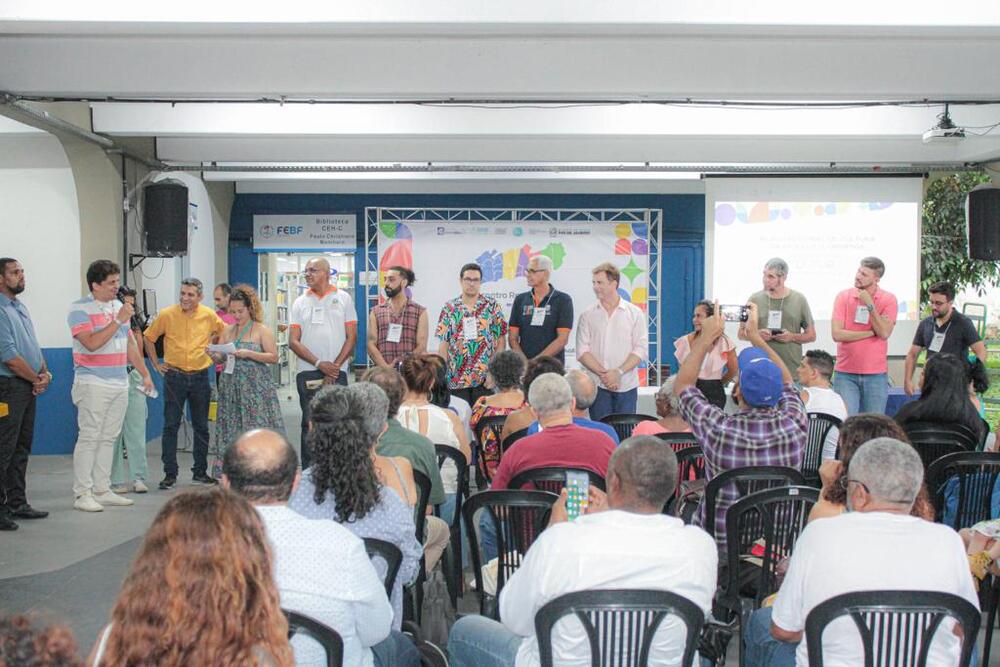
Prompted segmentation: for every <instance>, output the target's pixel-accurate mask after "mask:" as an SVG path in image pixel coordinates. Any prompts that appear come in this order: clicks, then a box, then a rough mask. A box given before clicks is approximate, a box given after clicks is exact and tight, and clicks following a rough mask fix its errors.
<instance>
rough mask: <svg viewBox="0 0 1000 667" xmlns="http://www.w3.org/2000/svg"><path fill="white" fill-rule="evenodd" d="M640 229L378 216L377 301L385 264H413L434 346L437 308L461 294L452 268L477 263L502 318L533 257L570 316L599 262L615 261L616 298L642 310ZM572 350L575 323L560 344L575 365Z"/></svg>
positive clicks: (644, 267) (588, 292) (588, 298)
mask: <svg viewBox="0 0 1000 667" xmlns="http://www.w3.org/2000/svg"><path fill="white" fill-rule="evenodd" d="M647 227H648V226H647V225H646V223H631V224H630V223H610V222H597V221H594V222H575V221H574V222H557V223H553V222H546V221H539V222H523V221H515V222H503V221H501V222H495V221H491V222H489V223H481V224H477V223H475V222H439V221H429V222H423V221H409V220H408V221H406V222H395V221H392V222H390V221H383V222H381V223H380V224H379V235H378V255H379V294H380V297H381V298H382V299H384V296H385V295H384V293H383V291H382V289H383V286H384V280H385V271H386V270H387V269H388V268H390V267H392V266H406V267H410V268H412V269H413V271H414V273H415V274H416V276H417V282H416V284H415V285H414V286H413V288H412V290H411V292H412V298H413V300H414V301H416V302H417V303H419V304H421V305H423V306H426V307H427V312H428V317H429V319H430V330H431V337H430V343H429V347H430V348H431V349H432V350H436V349H437V341H436V339H435V337H434V331H435V329H436V327H437V320H438V315H439V314H440V312H441V307H442V306H443V305H444V303H445V302H446V301H448V300H449V299H453V298H455V297H457V296H459V294H460V293H461V288H460V284H459V275H458V273H459V270H460V269H461V268H462V265H463V264H466V263H468V262H475V263H477V264H479V265H480V266H482V267H483V284H482V293H483V294H485V295H486V296H488V297H491V298H493V299H496V300H497V301H499V302H500V305H501V306H502V307H503V310H504V313H505V315H507V316H508V319H509V316H510V309H511V306H512V305H513V302H514V297H515V296H516V295H517V294H518V293H520V292H525V291H527V289H528V287H527V285H526V284H525V270H526V269H527V267H528V260H529V259H531V257H533V256H535V255H546V256H547V257H549V258H551V259H552V264H553V267H554V268H553V272H552V276H551V282H552V285H553V286H555V288H556V289H558V290H560V291H562V292H566V293H568V294H569V295H570V296H571V297H572V298H573V313H574V320H578V319H579V316H580V313H581V312H583V310H585V309H586V308H588V307H590V306H591V305H593V304H594V303H595V301H596V298H595V297H594V293H593V290H592V289H591V285H590V281H591V271H592V270H593V268H594V267H595V266H597V265H598V264H600V263H602V262H611V263H612V264H614V265H615V266H617V267H618V269H619V270H620V271H621V274H622V275H621V281H620V283H619V286H618V288H619V289H618V291H619V293H620V294H621V295H622V298H624V299H626V300H627V301H630V302H632V303H634V304H635V305H636V306H638V307H640V308H641V309H642V310H643V311H645V310H646V305H647V294H648V288H649V245H648V229H647ZM574 327H575V321H574ZM575 348H576V331H575V328H574V331H573V333H572V334H571V335H570V339H569V346H568V347H567V348H566V357H567V358H566V361H567V366H569V365H575V359H576V354H575Z"/></svg>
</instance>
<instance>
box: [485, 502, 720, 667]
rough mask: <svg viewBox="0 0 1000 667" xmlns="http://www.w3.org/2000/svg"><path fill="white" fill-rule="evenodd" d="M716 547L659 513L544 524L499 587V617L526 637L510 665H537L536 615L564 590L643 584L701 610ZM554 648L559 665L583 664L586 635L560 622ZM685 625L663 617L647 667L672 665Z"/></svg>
mask: <svg viewBox="0 0 1000 667" xmlns="http://www.w3.org/2000/svg"><path fill="white" fill-rule="evenodd" d="M717 567H718V552H717V550H716V546H715V542H714V541H713V540H712V538H710V537H709V536H708V534H707V533H705V532H704V531H703V530H702V529H701V528H697V527H695V526H685V525H684V524H683V522H682V521H681V520H680V519H677V518H675V517H671V516H667V515H665V514H633V513H631V512H625V511H621V510H607V511H604V512H599V513H597V514H587V515H584V516H581V517H580V518H578V519H576V520H575V521H572V522H566V523H559V524H556V525H554V526H551V527H550V528H546V529H545V531H544V532H542V534H541V535H539V537H538V540H536V541H535V543H534V544H533V545H532V546H531V548H530V549H529V550H528V553H527V555H526V556H525V559H524V561H523V562H522V563H521V567H519V568H518V569H517V570H516V571H515V572H514V574H513V575H512V576H511V578H510V580H509V581H508V582H507V585H506V586H504V588H503V590H502V591H500V618H501V620H502V621H503V624H504V625H505V626H507V628H509V629H510V630H511V631H512V632H514V633H516V634H519V635H522V636H524V637H526V639H525V640H524V641H523V642H521V646H520V647H519V648H518V650H517V660H516V662H515V665H516V666H517V667H533V666H535V665H538V664H540V663H539V658H538V642H537V640H536V639H535V612H537V611H538V610H539V609H541V608H542V607H543V606H544V605H545V604H546V603H547V602H551V601H552V600H554V599H555V598H557V597H559V596H560V595H563V594H565V593H572V592H575V591H582V590H593V589H607V588H644V589H652V590H664V591H670V592H672V593H677V594H678V595H682V596H684V597H685V598H687V599H688V600H691V601H692V602H694V603H695V604H697V605H698V606H699V607H701V609H702V610H703V611H704V612H705V613H706V614H708V612H709V610H710V608H711V606H712V596H713V595H714V594H715V583H716V568H717ZM552 635H553V637H552V648H553V653H554V655H555V656H556V657H557V663H558V664H559V665H562V666H563V667H573V666H579V667H590V648H589V644H588V643H587V638H586V637H587V635H586V632H585V631H584V629H583V627H582V626H581V625H580V622H579V621H578V620H577V619H575V618H570V619H564V620H561V621H559V623H557V624H556V626H555V628H554V629H553V633H552ZM683 653H684V624H683V623H681V622H680V621H679V620H678V619H677V618H676V617H668V618H667V619H666V620H664V621H663V624H662V625H661V626H660V629H659V630H658V631H657V633H656V639H655V640H654V641H653V645H652V649H651V653H650V661H649V664H651V665H679V664H680V660H681V656H682V654H683Z"/></svg>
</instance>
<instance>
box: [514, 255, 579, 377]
mask: <svg viewBox="0 0 1000 667" xmlns="http://www.w3.org/2000/svg"><path fill="white" fill-rule="evenodd" d="M551 274H552V259H551V258H549V257H546V256H545V255H535V256H534V257H532V258H531V260H530V261H529V262H528V272H527V274H525V278H526V279H527V283H528V287H530V288H531V289H530V290H528V291H527V292H524V293H522V294H518V295H517V296H516V297H514V305H513V306H512V307H511V309H510V332H509V343H510V349H512V350H517V351H518V352H521V353H522V354H523V355H524V356H526V357H527V358H528V359H534V358H535V357H537V356H540V355H543V354H544V355H548V356H550V357H555V358H556V359H558V360H559V361H560V362H565V355H564V354H563V349H564V348H565V347H566V342H567V341H568V340H569V333H570V331H571V330H572V329H573V299H572V298H571V297H570V295H569V294H566V293H565V292H560V291H558V290H557V289H556V288H555V287H553V286H552V285H551V284H549V278H550V276H551Z"/></svg>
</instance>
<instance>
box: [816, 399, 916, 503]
mask: <svg viewBox="0 0 1000 667" xmlns="http://www.w3.org/2000/svg"><path fill="white" fill-rule="evenodd" d="M875 438H895V439H896V440H900V441H902V442H905V443H909V442H910V438H909V437H908V436H907V435H906V431H904V430H903V429H902V427H900V425H899V424H897V423H896V422H894V421H893V420H892V419H891V418H890V417H886V416H885V415H879V414H875V413H871V412H865V413H862V414H860V415H854V416H853V417H848V418H847V419H846V420H845V421H844V423H843V424H841V425H840V437H839V439H838V441H837V458H836V459H830V460H828V461H824V462H823V464H822V465H821V466H820V468H819V477H820V479H821V480H822V482H823V489H822V491H820V498H819V502H818V503H816V504H815V505H813V508H812V511H811V512H809V521H812V520H813V519H822V518H825V517H830V516H837V515H840V514H843V513H844V512H845V511H847V468H848V466H849V465H850V464H851V457H853V456H854V452H856V451H858V448H859V447H861V445H863V444H865V443H866V442H868V441H869V440H874V439H875ZM910 514H911V515H912V516H915V517H919V518H921V519H926V520H927V521H933V520H934V505H933V504H932V503H931V499H930V495H929V494H928V493H927V485H926V484H922V485H921V486H920V493H918V494H917V499H916V501H915V502H914V503H913V507H912V509H911V510H910Z"/></svg>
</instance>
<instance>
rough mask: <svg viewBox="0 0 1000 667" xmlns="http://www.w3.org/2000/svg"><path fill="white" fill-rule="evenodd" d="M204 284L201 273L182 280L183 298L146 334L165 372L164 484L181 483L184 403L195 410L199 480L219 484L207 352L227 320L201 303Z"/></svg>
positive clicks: (152, 354) (155, 362) (150, 351)
mask: <svg viewBox="0 0 1000 667" xmlns="http://www.w3.org/2000/svg"><path fill="white" fill-rule="evenodd" d="M202 289H203V288H202V284H201V281H200V280H198V279H197V278H185V279H184V280H182V281H181V296H180V303H179V304H176V305H173V306H168V307H167V308H164V309H163V310H162V311H160V314H159V315H157V317H156V319H155V320H153V323H152V324H151V325H150V326H149V328H148V329H146V333H145V334H144V338H145V343H146V352H147V354H148V356H149V359H150V360H151V361H152V362H153V368H155V369H156V372H157V373H160V374H161V375H162V376H163V390H164V391H163V394H164V395H163V438H162V441H161V442H162V450H163V453H162V455H161V460H162V461H163V481H162V482H160V488H161V489H164V490H166V489H172V488H173V487H174V485H175V484H176V483H177V431H178V430H179V429H180V425H181V419H182V418H183V416H184V403H185V402H187V404H188V407H189V408H190V410H191V426H192V427H193V428H194V467H193V468H192V469H191V471H192V472H193V473H194V477H193V480H194V481H195V482H196V483H198V484H217V483H218V482H216V480H215V479H214V478H213V477H211V476H209V474H208V404H209V401H210V400H211V398H212V389H211V386H210V385H209V381H208V369H209V367H210V366H211V365H212V359H211V358H210V357H209V356H208V354H207V353H206V352H205V348H206V347H207V346H208V344H209V343H211V342H213V341H215V340H217V339H218V337H219V334H220V333H222V330H223V329H224V328H225V326H226V324H225V322H223V321H222V320H221V319H219V316H218V315H216V314H215V311H214V310H212V309H211V308H209V307H208V306H204V305H202V304H201V299H202V296H203V295H202ZM160 336H164V337H165V341H164V346H163V360H164V363H162V364H161V363H160V362H159V360H158V359H157V358H156V347H155V343H156V341H157V340H158V339H159V338H160Z"/></svg>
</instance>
